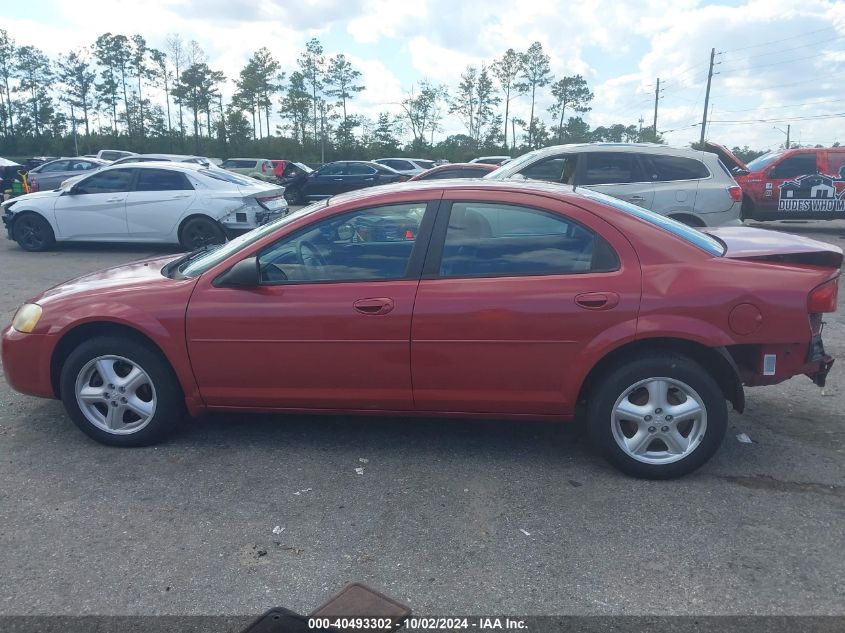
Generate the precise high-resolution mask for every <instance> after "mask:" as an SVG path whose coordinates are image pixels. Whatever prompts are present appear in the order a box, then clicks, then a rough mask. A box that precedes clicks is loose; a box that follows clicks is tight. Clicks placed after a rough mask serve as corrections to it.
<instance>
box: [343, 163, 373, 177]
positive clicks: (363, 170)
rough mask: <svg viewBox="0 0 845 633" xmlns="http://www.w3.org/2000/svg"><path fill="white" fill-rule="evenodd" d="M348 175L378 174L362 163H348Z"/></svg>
mask: <svg viewBox="0 0 845 633" xmlns="http://www.w3.org/2000/svg"><path fill="white" fill-rule="evenodd" d="M346 173H347V174H348V175H350V176H372V175H373V174H375V173H376V170H375V169H373V168H372V167H370V166H369V165H362V164H361V163H347V164H346Z"/></svg>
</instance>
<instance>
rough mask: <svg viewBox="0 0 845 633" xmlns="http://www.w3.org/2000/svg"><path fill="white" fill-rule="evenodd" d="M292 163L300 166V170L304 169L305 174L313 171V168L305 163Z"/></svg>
mask: <svg viewBox="0 0 845 633" xmlns="http://www.w3.org/2000/svg"><path fill="white" fill-rule="evenodd" d="M294 165H296V166H297V167H299V168H300V169H301V170H302V171H304V172H305V173H306V174H310V173H311V172H312V171H314V170H313V169H311V168H310V167H309V166H308V165H306V164H305V163H294Z"/></svg>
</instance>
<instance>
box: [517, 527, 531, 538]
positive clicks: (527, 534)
mask: <svg viewBox="0 0 845 633" xmlns="http://www.w3.org/2000/svg"><path fill="white" fill-rule="evenodd" d="M519 531H520V532H522V533H523V534H525V536H531V532H529V531H528V530H523V529H522V528H519Z"/></svg>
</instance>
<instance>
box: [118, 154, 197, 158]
mask: <svg viewBox="0 0 845 633" xmlns="http://www.w3.org/2000/svg"><path fill="white" fill-rule="evenodd" d="M124 158H135V157H134V156H125V157H124ZM137 158H164V159H171V158H174V159H181V158H202V156H196V155H194V154H138V156H137Z"/></svg>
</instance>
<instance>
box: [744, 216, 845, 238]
mask: <svg viewBox="0 0 845 633" xmlns="http://www.w3.org/2000/svg"><path fill="white" fill-rule="evenodd" d="M830 222H834V223H835V224H833V225H831V224H830ZM745 226H747V227H750V228H754V229H768V230H770V231H781V232H783V233H794V234H795V235H805V234H811V233H813V234H816V236H817V237H822V236H823V237H829V238H831V239H833V238H837V237H838V238H839V239H841V240H842V239H845V224H843V222H839V221H836V220H830V221H825V220H818V221H817V220H778V221H776V222H755V221H754V220H749V221H747V222H745Z"/></svg>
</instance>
